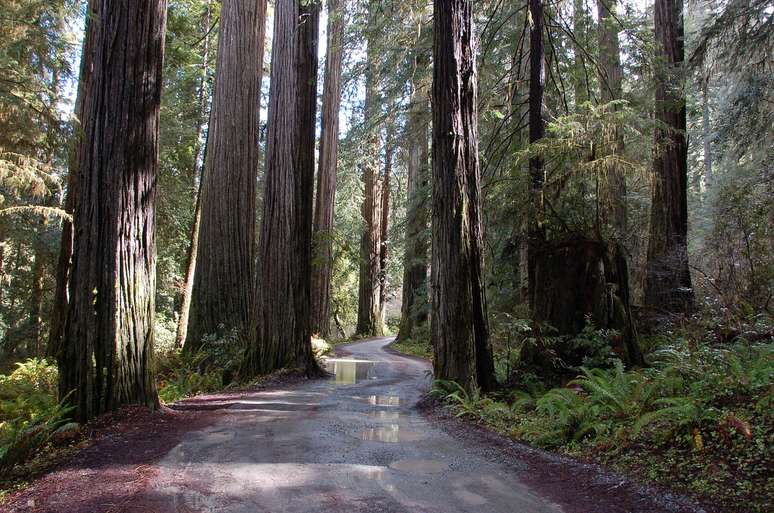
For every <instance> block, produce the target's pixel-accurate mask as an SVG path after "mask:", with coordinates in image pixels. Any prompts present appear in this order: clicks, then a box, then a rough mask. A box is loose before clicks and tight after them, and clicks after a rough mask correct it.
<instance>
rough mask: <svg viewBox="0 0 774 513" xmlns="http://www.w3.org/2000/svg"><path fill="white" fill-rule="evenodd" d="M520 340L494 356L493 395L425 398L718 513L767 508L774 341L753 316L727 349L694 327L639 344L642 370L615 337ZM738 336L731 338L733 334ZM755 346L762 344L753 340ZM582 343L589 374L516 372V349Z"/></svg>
mask: <svg viewBox="0 0 774 513" xmlns="http://www.w3.org/2000/svg"><path fill="white" fill-rule="evenodd" d="M513 325H514V326H518V327H520V329H519V330H518V331H517V333H516V334H517V336H516V337H512V338H510V339H507V340H509V341H510V342H509V343H508V344H503V345H501V346H500V347H499V350H498V351H497V357H496V362H497V364H496V368H497V370H498V377H499V378H500V380H501V384H502V386H501V387H500V389H499V390H498V391H496V392H494V393H491V394H487V395H485V394H481V393H480V392H479V391H478V390H476V389H473V390H472V391H466V390H465V389H464V388H462V387H460V386H459V385H458V384H457V383H454V382H451V381H440V380H439V381H436V382H435V385H434V389H433V391H432V392H431V393H432V394H433V395H434V396H436V397H438V398H441V399H442V400H443V401H444V402H445V403H446V405H448V407H449V408H450V410H451V411H452V412H453V413H454V414H455V415H456V416H458V417H461V418H465V419H469V420H472V421H475V422H478V423H481V424H483V425H486V426H487V427H489V428H491V429H494V430H496V431H498V432H500V433H501V434H504V435H506V436H509V437H511V438H513V439H515V440H518V441H522V442H525V443H528V444H530V445H534V446H537V447H541V448H544V449H548V450H551V451H556V452H559V453H563V454H567V455H570V456H573V457H577V458H580V459H584V460H590V461H594V462H597V463H601V464H603V465H605V466H608V467H610V468H613V469H615V470H617V471H621V472H624V473H627V474H633V475H635V476H637V477H639V478H641V479H643V480H646V481H651V482H656V483H661V484H665V485H668V486H669V487H671V488H674V489H677V490H680V491H683V492H686V493H689V494H691V495H694V496H697V497H699V498H701V499H704V500H705V501H709V502H712V503H713V504H716V505H720V506H722V507H723V508H726V509H727V510H728V511H740V512H741V511H744V512H750V513H752V512H760V513H763V512H766V511H771V507H772V499H773V497H772V490H774V476H773V475H772V473H771V469H772V468H773V467H774V455H772V452H771V447H772V446H774V415H773V414H772V412H774V383H772V377H773V376H774V342H772V339H771V329H772V324H771V319H770V318H758V319H754V320H753V322H751V323H750V324H747V325H746V326H745V327H744V329H743V330H741V333H739V334H738V335H737V336H734V337H733V338H732V339H730V340H726V339H723V337H720V339H719V336H718V334H719V333H724V332H728V330H723V329H722V326H721V327H720V328H718V325H717V324H716V325H715V326H714V329H709V325H704V326H703V325H702V324H701V323H699V322H694V323H692V324H689V325H685V326H682V327H680V328H675V329H674V330H673V331H669V332H665V333H661V334H656V335H651V336H648V337H644V338H643V342H644V344H643V346H644V347H646V348H647V353H646V355H645V357H646V363H647V365H646V366H645V367H644V368H633V369H625V368H624V366H623V363H622V362H621V361H620V360H619V359H617V357H616V355H615V354H613V353H612V352H611V351H610V350H609V344H607V343H606V340H607V339H608V338H609V337H613V336H616V334H615V333H613V332H608V331H604V330H594V329H593V328H587V329H586V330H584V331H583V333H581V335H580V336H579V337H576V338H575V339H573V340H569V341H568V340H562V339H561V338H558V337H557V338H553V339H551V338H550V337H548V338H543V339H542V340H541V339H540V338H539V337H536V336H535V332H536V331H538V330H533V329H532V328H531V327H530V323H529V322H528V321H515V322H514V323H513ZM734 331H735V332H737V333H738V332H739V331H738V330H734ZM761 339H762V340H761ZM559 342H562V343H564V344H567V343H569V344H583V345H586V346H593V347H595V348H596V350H595V352H594V353H591V355H590V356H589V357H588V359H587V361H586V362H585V365H582V366H580V367H570V366H566V365H565V364H564V362H562V361H561V360H559V359H555V360H553V361H554V363H555V365H556V366H557V371H558V374H561V375H563V376H565V378H563V379H561V380H560V381H559V382H556V383H551V382H550V381H548V382H547V381H546V380H545V379H543V378H542V377H540V376H538V375H536V374H534V373H533V372H531V371H530V369H529V368H525V367H523V366H522V365H521V362H520V358H519V355H520V354H521V349H522V348H524V347H526V346H529V345H536V344H537V345H539V346H540V347H541V348H542V349H541V350H542V351H544V352H546V353H552V346H554V345H555V344H557V343H559Z"/></svg>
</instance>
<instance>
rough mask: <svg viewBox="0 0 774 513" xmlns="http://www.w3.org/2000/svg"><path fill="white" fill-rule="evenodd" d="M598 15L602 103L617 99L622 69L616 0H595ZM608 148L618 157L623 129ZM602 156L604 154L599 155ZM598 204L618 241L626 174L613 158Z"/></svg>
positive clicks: (623, 220) (623, 229) (623, 216)
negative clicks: (600, 205) (599, 203)
mask: <svg viewBox="0 0 774 513" xmlns="http://www.w3.org/2000/svg"><path fill="white" fill-rule="evenodd" d="M597 15H598V18H599V29H598V40H599V41H598V46H599V58H598V62H597V72H598V78H599V89H600V99H601V101H602V103H603V104H607V103H610V102H612V101H614V100H620V99H621V95H622V89H621V84H622V80H623V72H622V70H621V56H620V45H619V41H618V29H619V25H618V20H617V19H616V0H597ZM611 136H612V137H611V139H612V140H611V141H610V144H609V147H611V149H610V150H608V151H607V152H606V154H607V155H611V154H612V155H616V156H622V155H623V153H624V150H625V146H624V134H623V131H622V130H620V129H617V130H615V131H614V133H613V134H611ZM600 156H601V157H604V156H605V155H600ZM601 203H602V209H601V210H602V222H603V224H604V225H605V226H606V227H608V228H609V229H610V230H611V231H612V238H613V239H618V240H620V239H621V238H623V237H625V236H626V235H627V233H628V230H627V214H626V177H625V175H624V173H623V170H622V169H621V167H620V166H619V165H618V164H617V163H616V161H615V160H611V161H610V164H608V165H607V166H606V176H605V177H604V187H603V198H601Z"/></svg>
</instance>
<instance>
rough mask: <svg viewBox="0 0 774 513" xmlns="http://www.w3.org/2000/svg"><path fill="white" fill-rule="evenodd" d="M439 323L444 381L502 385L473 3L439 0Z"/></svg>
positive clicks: (435, 338)
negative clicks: (487, 279)
mask: <svg viewBox="0 0 774 513" xmlns="http://www.w3.org/2000/svg"><path fill="white" fill-rule="evenodd" d="M433 6H434V22H433V26H434V51H433V54H434V56H435V64H434V66H433V97H432V104H433V264H432V280H433V318H432V327H431V332H432V342H433V349H434V354H435V359H434V371H435V376H436V378H439V379H447V380H454V381H457V382H458V383H460V384H461V385H462V386H464V387H465V388H467V389H471V388H473V387H474V386H478V387H480V388H481V389H483V390H491V389H492V388H493V386H494V367H493V362H492V349H491V345H490V341H489V327H488V323H487V317H486V297H485V294H484V285H483V275H482V257H483V251H482V246H483V241H482V233H481V211H480V208H481V206H480V201H481V184H480V180H481V176H480V168H479V159H478V91H477V80H478V77H477V72H476V41H475V32H474V30H473V12H472V11H473V2H472V0H434V2H433Z"/></svg>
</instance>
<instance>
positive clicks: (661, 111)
mask: <svg viewBox="0 0 774 513" xmlns="http://www.w3.org/2000/svg"><path fill="white" fill-rule="evenodd" d="M655 39H656V56H657V60H658V65H657V66H656V72H655V78H656V98H655V99H656V112H655V117H656V121H657V123H658V125H657V126H656V130H655V158H654V160H653V188H652V203H651V214H650V238H649V241H648V259H647V268H646V275H645V304H646V305H647V306H649V307H652V308H654V309H656V310H659V311H662V312H666V313H673V314H681V313H688V312H690V311H691V310H692V309H693V289H692V287H691V274H690V271H689V268H688V247H687V239H688V143H687V140H686V133H685V130H686V111H685V91H684V84H683V78H684V72H683V61H684V57H685V50H684V46H683V41H684V30H683V4H682V0H656V5H655Z"/></svg>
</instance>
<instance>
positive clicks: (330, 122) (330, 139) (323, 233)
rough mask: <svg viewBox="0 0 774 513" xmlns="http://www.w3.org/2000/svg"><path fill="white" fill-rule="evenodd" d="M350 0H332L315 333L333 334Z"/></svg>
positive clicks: (319, 186) (320, 183) (314, 286)
mask: <svg viewBox="0 0 774 513" xmlns="http://www.w3.org/2000/svg"><path fill="white" fill-rule="evenodd" d="M345 9H346V1H345V0H329V1H328V46H327V48H326V50H325V52H326V56H325V84H324V86H323V98H322V128H321V132H320V163H319V168H318V172H317V195H316V197H317V200H316V204H315V211H314V241H313V243H314V264H313V266H312V321H311V322H312V332H313V333H317V334H319V336H321V337H322V338H328V337H329V336H330V334H331V332H330V326H331V304H330V289H331V274H332V272H333V214H334V205H335V203H336V170H337V164H338V149H339V107H340V105H341V90H342V83H341V71H342V63H343V59H344V48H343V39H344V27H345V25H346V18H345Z"/></svg>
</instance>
